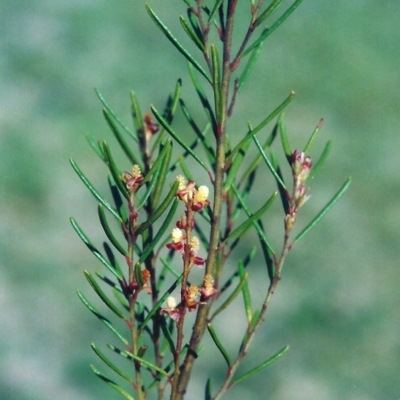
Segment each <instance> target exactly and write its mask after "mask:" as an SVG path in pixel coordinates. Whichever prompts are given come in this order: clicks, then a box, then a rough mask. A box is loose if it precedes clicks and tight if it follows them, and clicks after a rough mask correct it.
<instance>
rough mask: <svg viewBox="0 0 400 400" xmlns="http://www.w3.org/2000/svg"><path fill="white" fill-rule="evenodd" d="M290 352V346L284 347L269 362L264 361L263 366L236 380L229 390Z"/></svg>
mask: <svg viewBox="0 0 400 400" xmlns="http://www.w3.org/2000/svg"><path fill="white" fill-rule="evenodd" d="M288 350H289V346H285V347H283V348H282V349H281V350H279V351H278V352H277V353H276V354H274V355H273V356H272V357H270V358H269V359H268V360H267V361H264V362H263V363H262V364H260V365H259V366H258V367H255V368H253V369H252V370H250V371H248V372H246V373H245V374H243V375H242V376H240V377H239V378H237V379H235V380H234V381H233V382H232V383H231V384H230V386H229V388H231V387H232V386H234V385H236V384H238V383H239V382H242V381H244V380H245V379H247V378H250V377H251V376H252V375H254V374H255V373H257V372H259V371H261V370H262V369H264V368H265V367H267V366H268V365H270V364H272V363H273V362H275V361H276V360H278V358H280V357H282V356H283V355H284V354H285V353H286V352H287V351H288Z"/></svg>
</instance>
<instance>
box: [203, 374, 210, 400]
mask: <svg viewBox="0 0 400 400" xmlns="http://www.w3.org/2000/svg"><path fill="white" fill-rule="evenodd" d="M211 399H212V387H211V378H208V379H207V383H206V389H205V396H204V400H211Z"/></svg>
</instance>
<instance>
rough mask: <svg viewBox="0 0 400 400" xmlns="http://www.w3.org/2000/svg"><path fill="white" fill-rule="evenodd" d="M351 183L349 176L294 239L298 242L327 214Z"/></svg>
mask: <svg viewBox="0 0 400 400" xmlns="http://www.w3.org/2000/svg"><path fill="white" fill-rule="evenodd" d="M350 184H351V178H347V179H346V181H345V182H344V184H343V186H342V187H341V188H340V189H339V190H338V192H337V193H336V194H335V195H334V196H333V197H332V199H331V200H330V201H329V202H328V203H327V204H326V206H325V207H324V208H323V209H322V210H321V211H320V212H319V213H318V214H317V215H316V216H315V218H314V219H313V220H312V221H311V222H310V223H309V224H308V225H307V226H306V227H305V228H304V229H303V230H302V231H301V232H300V233H299V234H298V235H297V236H296V238H295V239H294V241H293V244H294V243H297V242H298V241H299V240H300V239H302V238H303V237H304V236H305V235H306V234H307V233H308V232H310V230H311V229H312V228H314V226H315V225H316V224H317V223H318V222H319V221H320V220H321V219H322V218H323V217H324V216H325V214H326V213H327V212H328V211H329V210H330V209H331V208H332V207H333V206H334V205H335V203H336V202H337V201H338V200H339V199H340V198H341V197H342V196H343V194H344V192H345V191H346V190H347V189H348V188H349V186H350Z"/></svg>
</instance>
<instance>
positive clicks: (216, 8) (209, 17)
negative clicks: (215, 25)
mask: <svg viewBox="0 0 400 400" xmlns="http://www.w3.org/2000/svg"><path fill="white" fill-rule="evenodd" d="M223 1H224V0H216V1H215V4H214V7H213V9H212V10H211V13H210V15H209V16H208V22H209V23H210V22H211V21H212V20H213V19H214V17H215V15H216V14H217V12H218V9H219V8H220V7H221V4H222V3H223Z"/></svg>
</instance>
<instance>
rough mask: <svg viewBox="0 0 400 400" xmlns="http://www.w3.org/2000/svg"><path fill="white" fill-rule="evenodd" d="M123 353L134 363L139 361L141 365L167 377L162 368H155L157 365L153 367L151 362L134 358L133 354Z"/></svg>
mask: <svg viewBox="0 0 400 400" xmlns="http://www.w3.org/2000/svg"><path fill="white" fill-rule="evenodd" d="M125 353H126V354H128V355H129V357H131V358H133V359H134V360H136V361H139V362H140V363H141V364H143V365H145V366H146V367H148V368H150V369H153V370H154V371H157V372H159V373H160V374H162V375H165V376H168V373H167V372H165V370H163V369H162V368H160V367H157V365H154V364H152V363H151V362H149V361H147V360H145V359H143V358H140V357H138V356H136V355H135V354H133V353H131V352H130V351H125Z"/></svg>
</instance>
